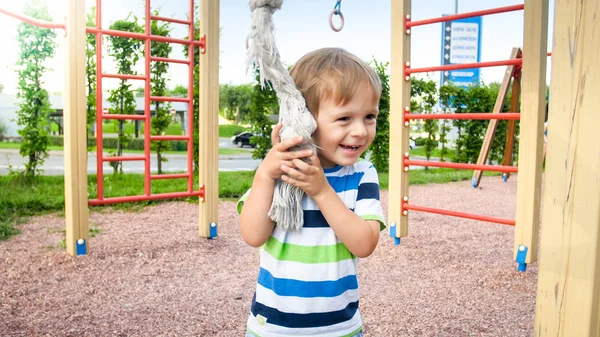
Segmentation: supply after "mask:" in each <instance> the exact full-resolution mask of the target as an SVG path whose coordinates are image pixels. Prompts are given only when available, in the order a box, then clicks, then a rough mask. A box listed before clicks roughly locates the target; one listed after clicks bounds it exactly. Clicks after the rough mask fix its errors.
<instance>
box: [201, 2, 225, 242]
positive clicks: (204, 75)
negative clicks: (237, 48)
mask: <svg viewBox="0 0 600 337" xmlns="http://www.w3.org/2000/svg"><path fill="white" fill-rule="evenodd" d="M219 7H220V3H219V0H202V1H201V5H200V36H203V35H205V36H206V49H205V50H206V52H204V53H201V54H200V56H199V58H200V98H199V99H200V121H199V125H200V126H199V128H200V132H199V133H200V135H199V136H200V146H199V147H200V157H199V161H200V163H199V180H200V186H201V188H202V187H203V188H204V198H203V199H200V217H199V222H200V224H199V234H200V236H202V237H205V238H209V237H214V236H215V233H216V227H214V226H216V224H217V221H218V208H219V119H218V117H219V12H220V8H219ZM211 226H213V227H212V229H213V230H212V235H211Z"/></svg>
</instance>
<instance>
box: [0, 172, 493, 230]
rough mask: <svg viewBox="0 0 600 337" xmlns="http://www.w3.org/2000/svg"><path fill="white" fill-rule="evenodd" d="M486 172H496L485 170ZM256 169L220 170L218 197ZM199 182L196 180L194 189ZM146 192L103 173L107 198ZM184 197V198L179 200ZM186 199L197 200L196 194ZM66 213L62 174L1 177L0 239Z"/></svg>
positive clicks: (426, 176) (163, 187) (233, 191)
mask: <svg viewBox="0 0 600 337" xmlns="http://www.w3.org/2000/svg"><path fill="white" fill-rule="evenodd" d="M484 175H486V176H487V175H497V174H495V173H489V172H484ZM471 176H472V172H471V171H464V170H452V169H430V170H413V171H410V173H409V177H410V184H411V185H422V184H428V183H437V184H443V183H448V182H452V181H461V180H470V179H471ZM253 177H254V172H252V171H248V172H219V198H221V200H237V199H239V198H240V197H241V196H242V195H243V194H244V193H245V192H246V191H247V190H248V189H249V188H250V186H251V185H252V179H253ZM379 182H380V185H381V188H382V189H387V188H388V182H389V175H388V174H387V173H380V174H379ZM186 188H187V182H186V180H182V179H170V180H155V181H153V182H152V193H166V192H176V191H185V190H186ZM197 188H198V181H197V180H195V181H194V189H197ZM88 192H89V197H90V199H93V198H96V196H97V185H96V175H89V176H88ZM143 192H144V177H143V175H142V174H122V175H116V176H115V175H112V174H107V175H105V176H104V195H105V197H115V196H125V195H139V194H143ZM179 200H181V199H179ZM185 200H187V201H190V202H195V201H197V200H198V198H197V197H190V198H186V199H185ZM160 202H164V201H144V202H136V203H124V204H115V205H111V206H110V207H112V208H118V209H125V210H137V209H140V208H142V207H144V206H147V205H153V204H157V203H160ZM103 208H104V207H103V206H98V207H92V208H91V210H92V211H93V210H101V209H103ZM56 212H58V213H61V212H64V178H63V176H41V177H36V178H33V179H24V178H21V177H13V176H0V240H5V239H7V238H9V237H10V236H11V235H15V234H17V233H18V229H17V228H18V224H19V223H22V222H24V221H26V220H27V217H29V216H33V215H40V214H47V213H56Z"/></svg>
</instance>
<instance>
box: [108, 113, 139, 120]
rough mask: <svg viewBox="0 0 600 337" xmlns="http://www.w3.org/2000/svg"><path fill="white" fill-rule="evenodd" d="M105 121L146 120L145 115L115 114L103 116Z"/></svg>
mask: <svg viewBox="0 0 600 337" xmlns="http://www.w3.org/2000/svg"><path fill="white" fill-rule="evenodd" d="M101 115H102V118H104V119H118V120H138V121H139V120H143V119H145V118H146V116H144V115H114V114H101Z"/></svg>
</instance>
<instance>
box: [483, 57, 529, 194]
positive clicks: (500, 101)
mask: <svg viewBox="0 0 600 337" xmlns="http://www.w3.org/2000/svg"><path fill="white" fill-rule="evenodd" d="M520 52H521V50H520V49H519V48H513V49H512V51H511V53H510V60H514V59H516V58H517V57H518V56H519V54H520ZM515 69H516V66H514V65H511V66H508V67H506V71H505V72H504V79H503V80H502V84H501V85H500V90H499V91H498V96H497V97H496V103H495V104H494V110H493V111H492V112H493V113H495V114H497V113H501V112H503V111H502V107H503V106H504V100H505V99H506V94H507V93H508V88H509V87H510V80H511V79H512V77H513V75H514V74H515ZM510 112H515V111H513V110H511V111H510ZM497 127H498V120H497V119H492V120H490V122H489V123H488V128H487V131H486V132H485V137H484V139H483V144H481V150H480V151H479V157H478V158H477V165H484V164H485V162H486V160H487V157H488V155H489V153H490V150H491V149H492V144H493V143H494V135H495V133H496V128H497ZM482 173H483V171H481V170H474V171H473V178H472V179H471V185H472V186H473V187H477V186H479V183H480V182H481V175H482Z"/></svg>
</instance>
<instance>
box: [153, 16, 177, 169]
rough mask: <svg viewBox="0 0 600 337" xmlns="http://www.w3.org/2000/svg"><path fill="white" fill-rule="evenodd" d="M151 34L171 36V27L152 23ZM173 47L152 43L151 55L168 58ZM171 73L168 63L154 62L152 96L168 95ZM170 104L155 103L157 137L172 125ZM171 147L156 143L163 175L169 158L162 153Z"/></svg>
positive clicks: (154, 122) (163, 143) (166, 24)
mask: <svg viewBox="0 0 600 337" xmlns="http://www.w3.org/2000/svg"><path fill="white" fill-rule="evenodd" d="M154 15H156V16H158V15H159V13H158V11H157V10H155V11H154ZM150 32H151V34H152V35H157V36H169V34H170V32H171V27H170V25H169V23H167V22H165V23H159V22H158V21H156V20H154V21H152V23H151V25H150ZM172 49H173V48H172V47H171V45H170V44H169V43H167V42H157V41H152V43H151V44H150V54H151V55H152V56H155V57H164V58H168V57H169V54H170V53H171V51H172ZM168 71H169V64H168V63H167V62H153V63H152V66H151V76H152V80H151V83H152V90H151V91H152V96H165V95H166V94H167V79H166V76H165V75H166V73H167V72H168ZM169 107H170V105H169V104H166V103H163V102H158V101H156V102H154V111H155V113H156V114H155V116H154V118H152V123H151V124H152V129H153V133H154V134H156V135H162V134H163V133H164V131H165V130H166V129H167V127H168V126H169V124H171V115H170V114H169ZM168 147H169V142H168V141H165V140H160V141H157V142H155V149H156V159H157V163H158V173H159V174H160V173H162V163H163V162H166V161H167V158H165V157H163V156H162V153H163V152H164V151H166V150H167V148H168Z"/></svg>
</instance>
